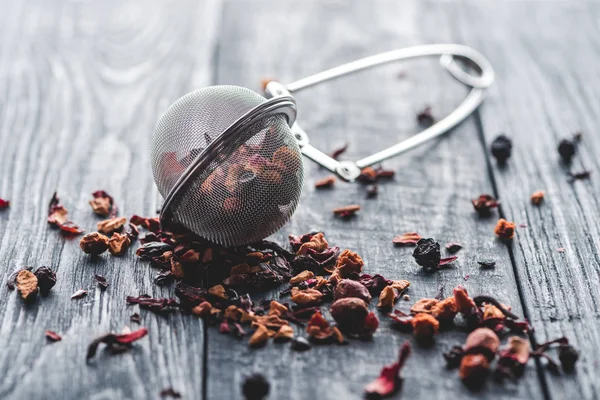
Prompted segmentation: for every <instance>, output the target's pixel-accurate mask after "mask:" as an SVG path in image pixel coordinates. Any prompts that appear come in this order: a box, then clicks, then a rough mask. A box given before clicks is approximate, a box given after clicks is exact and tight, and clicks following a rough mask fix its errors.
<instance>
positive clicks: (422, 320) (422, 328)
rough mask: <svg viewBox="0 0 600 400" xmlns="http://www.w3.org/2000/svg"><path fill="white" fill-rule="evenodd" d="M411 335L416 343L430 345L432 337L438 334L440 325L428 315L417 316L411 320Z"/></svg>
mask: <svg viewBox="0 0 600 400" xmlns="http://www.w3.org/2000/svg"><path fill="white" fill-rule="evenodd" d="M411 325H412V328H413V334H414V335H415V338H416V339H417V341H419V342H421V343H430V342H432V341H433V336H434V335H435V334H436V333H437V332H438V329H439V327H440V323H439V321H438V320H437V319H435V318H434V317H432V316H431V315H429V314H417V315H415V316H414V317H413V318H412V320H411Z"/></svg>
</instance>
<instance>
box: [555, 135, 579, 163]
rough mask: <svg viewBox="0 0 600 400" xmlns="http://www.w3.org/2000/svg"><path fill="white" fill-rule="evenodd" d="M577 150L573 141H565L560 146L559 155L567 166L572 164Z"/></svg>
mask: <svg viewBox="0 0 600 400" xmlns="http://www.w3.org/2000/svg"><path fill="white" fill-rule="evenodd" d="M576 150H577V148H576V147H575V142H574V141H572V140H569V139H563V140H561V141H560V143H559V144H558V154H560V158H562V160H563V161H564V162H565V163H566V164H568V163H570V162H571V159H572V158H573V156H574V155H575V151H576Z"/></svg>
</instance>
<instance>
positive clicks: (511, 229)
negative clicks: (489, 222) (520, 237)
mask: <svg viewBox="0 0 600 400" xmlns="http://www.w3.org/2000/svg"><path fill="white" fill-rule="evenodd" d="M494 233H495V234H496V236H498V237H499V238H500V239H503V240H508V239H512V238H513V237H514V236H515V223H514V222H509V221H507V220H505V219H504V218H500V219H499V220H498V223H497V224H496V228H494Z"/></svg>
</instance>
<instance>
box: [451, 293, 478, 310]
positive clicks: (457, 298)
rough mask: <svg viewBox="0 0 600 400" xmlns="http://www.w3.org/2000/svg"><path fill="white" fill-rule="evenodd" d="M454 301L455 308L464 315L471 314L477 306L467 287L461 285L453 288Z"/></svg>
mask: <svg viewBox="0 0 600 400" xmlns="http://www.w3.org/2000/svg"><path fill="white" fill-rule="evenodd" d="M454 302H455V303H456V310H457V311H458V312H459V313H461V314H463V315H465V316H469V315H471V314H472V313H473V310H474V309H476V307H477V306H476V305H475V302H474V301H473V299H472V298H470V297H469V295H468V293H467V289H465V288H463V287H461V286H458V287H456V288H454Z"/></svg>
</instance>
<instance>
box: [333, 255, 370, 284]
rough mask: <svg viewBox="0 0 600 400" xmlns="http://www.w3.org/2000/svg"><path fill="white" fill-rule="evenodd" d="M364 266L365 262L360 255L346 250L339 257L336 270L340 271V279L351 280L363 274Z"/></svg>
mask: <svg viewBox="0 0 600 400" xmlns="http://www.w3.org/2000/svg"><path fill="white" fill-rule="evenodd" d="M363 265H364V261H363V260H362V258H360V256H359V255H358V254H356V253H355V252H353V251H352V250H348V249H346V250H344V251H343V252H342V254H340V255H339V257H338V259H337V262H336V264H335V269H336V270H337V271H338V273H339V276H340V277H342V278H351V277H353V276H354V275H357V274H360V273H361V272H362V267H363Z"/></svg>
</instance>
